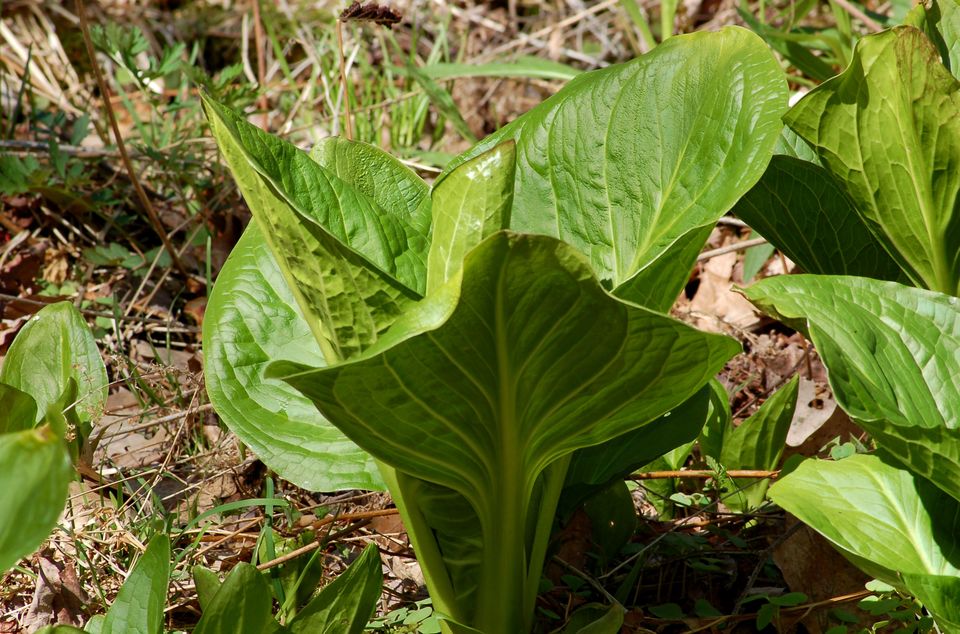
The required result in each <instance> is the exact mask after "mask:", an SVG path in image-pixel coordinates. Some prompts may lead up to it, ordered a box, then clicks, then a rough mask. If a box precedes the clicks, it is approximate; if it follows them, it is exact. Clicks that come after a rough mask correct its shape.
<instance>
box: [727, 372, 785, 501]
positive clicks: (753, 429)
mask: <svg viewBox="0 0 960 634" xmlns="http://www.w3.org/2000/svg"><path fill="white" fill-rule="evenodd" d="M799 385H800V378H799V377H798V376H796V375H794V377H793V378H792V379H791V380H790V381H789V382H787V384H786V385H784V386H783V387H781V388H780V389H779V390H777V391H776V392H775V393H774V394H773V396H771V397H770V398H768V399H767V400H766V401H764V403H763V405H761V406H760V409H758V410H757V411H756V412H755V413H754V414H753V415H752V416H750V417H749V418H748V419H747V420H745V421H743V422H742V423H740V425H738V426H737V427H736V428H734V429H731V430H729V431H728V432H727V433H726V434H724V437H723V448H722V449H721V451H720V464H721V465H722V466H723V467H724V468H725V469H760V470H770V469H775V468H776V467H777V464H778V463H779V462H780V456H782V455H783V449H784V447H785V446H786V442H787V433H788V432H789V431H790V422H791V421H792V420H793V413H794V411H796V408H797V390H798V388H799ZM733 485H734V486H735V487H736V490H735V491H734V492H731V493H732V495H730V496H727V497H725V498H724V503H725V504H726V505H727V506H728V507H730V508H731V509H733V510H736V511H746V510H748V509H753V508H756V507H758V506H760V504H761V503H763V499H764V496H765V495H766V492H767V487H768V485H769V482H768V481H767V480H757V479H746V478H733Z"/></svg>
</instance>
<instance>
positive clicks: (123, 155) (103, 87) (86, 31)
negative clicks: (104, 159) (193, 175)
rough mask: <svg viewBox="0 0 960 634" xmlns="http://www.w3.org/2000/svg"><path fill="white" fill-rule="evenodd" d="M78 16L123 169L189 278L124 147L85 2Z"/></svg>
mask: <svg viewBox="0 0 960 634" xmlns="http://www.w3.org/2000/svg"><path fill="white" fill-rule="evenodd" d="M77 15H78V16H79V17H80V32H81V33H82V35H83V43H84V46H85V47H86V49H87V56H88V57H89V58H90V65H91V66H92V67H93V76H94V78H95V79H96V81H97V86H98V87H99V88H100V97H101V99H103V105H104V109H105V110H106V111H107V119H108V120H109V121H110V127H111V128H112V129H113V136H114V137H115V138H116V140H117V151H118V152H119V153H120V160H121V161H122V162H123V167H124V168H125V169H126V170H127V176H128V177H129V178H130V183H131V184H132V185H133V189H134V191H136V193H137V198H139V199H140V204H141V205H142V206H143V209H144V211H145V212H146V214H147V217H148V218H149V220H150V224H152V225H153V229H154V231H156V232H157V235H158V236H160V241H161V242H162V243H163V248H164V249H166V250H167V252H168V253H169V254H170V259H171V260H172V261H173V265H174V266H175V267H176V268H177V270H178V271H179V272H180V274H181V275H183V276H184V277H188V276H189V273H187V269H186V267H184V265H183V261H182V260H181V259H180V256H179V254H178V253H177V250H176V249H174V248H173V244H172V243H171V242H170V237H169V236H168V235H167V232H166V231H164V229H163V225H162V224H161V223H160V217H159V216H157V212H156V210H154V208H153V205H152V204H151V203H150V198H148V197H147V192H146V191H144V189H143V186H142V185H141V184H140V179H139V178H137V174H136V172H135V171H134V169H133V164H132V163H131V162H130V156H129V155H128V154H127V148H126V145H124V143H123V137H122V136H121V135H120V126H119V125H117V118H116V116H114V114H113V108H112V107H110V90H109V88H107V83H106V82H105V81H104V79H103V74H102V73H101V72H100V65H99V64H97V56H96V52H95V51H94V49H93V40H92V39H91V38H90V24H89V23H88V22H87V9H86V7H85V6H84V4H83V0H77Z"/></svg>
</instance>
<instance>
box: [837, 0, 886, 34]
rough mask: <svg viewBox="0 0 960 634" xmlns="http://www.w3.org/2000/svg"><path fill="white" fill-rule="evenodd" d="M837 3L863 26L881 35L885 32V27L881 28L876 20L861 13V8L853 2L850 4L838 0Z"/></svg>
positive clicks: (843, 0)
mask: <svg viewBox="0 0 960 634" xmlns="http://www.w3.org/2000/svg"><path fill="white" fill-rule="evenodd" d="M836 2H837V4H839V5H840V6H841V7H843V10H844V11H846V12H847V13H849V14H850V15H852V16H853V17H855V18H857V19H858V20H860V21H861V22H863V25H864V26H865V27H867V28H868V29H870V30H871V31H873V32H874V33H879V32H880V31H882V30H883V27H882V26H880V25H879V24H878V23H877V21H876V20H874V19H873V18H871V17H870V16H869V15H867V14H866V13H864V12H863V11H861V10H860V8H859V7H856V6H854V4H853V3H852V2H849V1H848V0H836Z"/></svg>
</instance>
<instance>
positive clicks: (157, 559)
mask: <svg viewBox="0 0 960 634" xmlns="http://www.w3.org/2000/svg"><path fill="white" fill-rule="evenodd" d="M169 577H170V538H169V537H167V535H166V534H165V533H161V534H158V535H156V536H154V538H153V539H151V540H150V543H149V544H147V549H146V550H145V551H143V555H142V556H141V557H140V559H139V560H138V561H137V563H136V565H135V566H134V567H133V570H131V571H130V574H129V575H128V576H127V580H126V581H124V582H123V586H122V587H121V588H120V592H118V593H117V598H116V599H114V601H113V604H111V606H110V609H109V610H107V615H106V618H105V619H104V620H103V626H102V628H101V630H100V632H101V634H160V632H161V628H162V627H163V608H164V606H165V605H166V603H167V583H168V580H169Z"/></svg>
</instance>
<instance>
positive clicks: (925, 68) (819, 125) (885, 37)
mask: <svg viewBox="0 0 960 634" xmlns="http://www.w3.org/2000/svg"><path fill="white" fill-rule="evenodd" d="M958 88H960V83H958V82H957V80H956V79H955V78H954V77H953V76H952V75H951V74H950V73H949V71H947V69H946V68H944V67H943V65H942V64H940V63H939V54H938V52H937V50H936V48H935V47H934V46H933V44H931V43H930V41H929V40H928V39H927V38H926V37H925V36H924V35H923V33H921V32H920V31H918V30H917V29H915V28H913V27H897V28H894V29H892V30H890V31H885V32H882V33H878V34H875V35H870V36H868V37H865V38H863V39H861V40H860V42H859V43H858V44H857V48H856V51H855V55H854V58H853V61H852V62H851V64H850V66H849V67H848V68H847V70H845V71H844V72H843V73H842V74H841V75H839V76H837V77H836V78H834V79H831V80H830V81H827V82H825V83H823V84H822V85H820V86H819V87H818V88H816V89H815V90H813V91H811V92H810V93H809V94H808V95H807V96H806V97H804V98H803V99H802V100H800V102H799V103H798V104H797V105H796V106H795V107H794V108H793V109H791V110H790V112H788V113H787V115H786V117H785V118H784V120H785V121H786V123H787V124H788V125H789V126H790V127H791V128H793V129H794V130H795V131H796V132H797V133H798V134H799V135H800V136H802V137H803V138H804V139H806V140H807V141H808V142H809V143H810V144H812V145H813V146H814V147H815V148H816V149H817V152H818V154H819V155H820V158H821V159H822V161H823V164H824V165H825V167H826V168H827V169H828V170H829V171H830V172H831V173H832V174H833V175H834V177H836V178H837V179H838V181H839V182H840V183H841V184H842V185H843V187H844V188H845V189H846V190H847V192H848V193H849V194H850V196H851V197H852V199H853V201H854V202H855V204H856V206H857V209H858V210H859V212H860V214H861V215H862V217H863V219H864V220H865V221H866V223H867V224H868V226H869V227H870V229H871V231H872V233H873V234H874V235H876V236H877V237H878V239H880V240H881V241H882V242H883V244H884V246H885V247H886V249H887V251H888V252H889V253H890V254H891V255H892V256H893V257H894V258H895V259H896V260H897V262H898V263H899V264H900V266H901V268H903V270H904V271H906V272H907V274H908V275H909V277H910V279H911V280H913V282H914V283H915V284H916V285H920V286H925V287H927V288H930V289H933V290H937V291H940V292H943V293H948V294H951V295H957V294H958V292H960V207H958V199H957V194H958V192H960V92H958Z"/></svg>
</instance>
